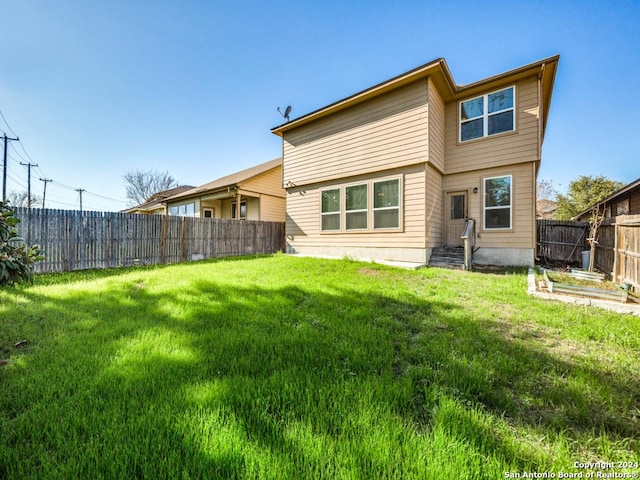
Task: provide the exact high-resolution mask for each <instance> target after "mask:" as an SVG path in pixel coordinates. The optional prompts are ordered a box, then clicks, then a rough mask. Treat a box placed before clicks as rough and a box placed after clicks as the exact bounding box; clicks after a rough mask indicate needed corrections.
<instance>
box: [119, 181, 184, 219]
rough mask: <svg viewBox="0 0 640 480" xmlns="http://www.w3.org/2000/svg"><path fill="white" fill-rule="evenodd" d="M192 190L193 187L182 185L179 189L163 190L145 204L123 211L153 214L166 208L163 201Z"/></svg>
mask: <svg viewBox="0 0 640 480" xmlns="http://www.w3.org/2000/svg"><path fill="white" fill-rule="evenodd" d="M192 188H193V186H191V185H180V186H178V187H174V188H170V189H169V190H163V191H162V192H157V193H154V194H153V195H151V197H150V198H149V200H148V201H146V202H145V203H141V204H140V205H136V206H135V207H131V208H127V209H126V210H123V212H124V213H135V212H151V211H153V210H158V209H160V208H164V206H163V205H162V201H163V200H165V199H166V198H169V197H171V196H173V195H176V194H179V193H182V192H186V191H187V190H191V189H192Z"/></svg>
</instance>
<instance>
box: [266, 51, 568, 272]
mask: <svg viewBox="0 0 640 480" xmlns="http://www.w3.org/2000/svg"><path fill="white" fill-rule="evenodd" d="M558 59H559V57H558V56H555V57H551V58H548V59H545V60H542V61H539V62H536V63H533V64H530V65H526V66H524V67H521V68H518V69H515V70H512V71H509V72H506V73H503V74H500V75H496V76H494V77H491V78H488V79H485V80H481V81H479V82H475V83H473V84H470V85H466V86H459V85H456V84H455V82H454V81H453V78H452V76H451V74H450V72H449V69H448V67H447V65H446V62H445V61H444V59H438V60H435V61H433V62H431V63H428V64H426V65H423V66H421V67H418V68H417V69H414V70H412V71H410V72H407V73H404V74H402V75H400V76H398V77H395V78H393V79H391V80H388V81H386V82H383V83H381V84H379V85H376V86H374V87H371V88H369V89H367V90H364V91H362V92H359V93H357V94H355V95H352V96H351V97H348V98H346V99H343V100H340V101H338V102H336V103H333V104H331V105H328V106H326V107H323V108H321V109H319V110H317V111H315V112H312V113H309V114H307V115H304V116H302V117H300V118H297V119H294V120H292V121H290V122H287V123H285V124H283V125H280V126H279V127H276V128H274V129H272V132H273V133H275V134H276V135H279V136H280V137H282V143H283V148H282V149H283V159H282V163H283V176H282V178H283V182H284V187H285V188H286V191H287V196H286V218H287V239H288V245H287V247H288V251H290V252H294V253H304V254H319V255H333V256H350V257H356V258H368V259H378V260H396V261H410V262H418V263H428V261H429V258H430V256H431V253H432V251H433V250H434V249H435V248H438V247H443V246H451V247H455V246H459V245H460V244H461V239H460V235H461V233H462V230H463V229H464V226H465V223H466V221H467V219H473V220H475V225H476V228H475V236H476V238H475V246H476V248H477V250H476V252H475V254H474V257H475V261H476V262H477V263H489V264H508V265H532V264H533V261H534V255H535V245H536V239H535V235H536V228H535V197H536V192H535V189H536V176H537V172H538V169H539V164H540V152H541V146H542V140H543V138H544V130H545V127H546V119H547V115H548V110H549V105H550V101H551V93H552V90H553V82H554V78H555V72H556V68H557V63H558Z"/></svg>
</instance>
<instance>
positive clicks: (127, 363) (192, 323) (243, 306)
mask: <svg viewBox="0 0 640 480" xmlns="http://www.w3.org/2000/svg"><path fill="white" fill-rule="evenodd" d="M20 295H22V296H23V297H24V299H25V300H26V301H27V302H29V303H30V304H31V305H34V306H37V305H40V307H38V308H36V309H34V310H33V311H31V310H29V309H27V308H25V311H24V312H23V314H24V316H25V318H24V322H25V324H24V325H23V327H24V332H25V335H33V337H34V338H36V339H37V340H35V341H34V347H33V349H32V350H31V351H30V352H29V353H28V354H27V355H25V356H24V358H21V360H20V361H19V362H16V364H15V365H12V366H11V368H9V369H7V370H5V371H2V372H0V375H2V376H0V382H2V384H3V387H4V386H5V385H6V386H7V388H8V390H7V391H9V392H10V393H9V394H7V395H5V396H4V397H3V398H2V400H1V401H0V405H2V411H1V415H2V416H1V417H0V418H1V419H2V425H3V428H2V430H3V432H2V433H3V436H4V435H6V438H7V439H8V441H7V446H8V448H9V450H10V451H11V452H12V453H11V454H6V455H4V456H2V455H0V467H2V468H3V469H5V470H6V471H9V472H15V473H16V474H18V473H20V474H26V476H30V475H31V476H35V473H34V472H38V473H42V472H44V473H53V474H54V475H53V476H64V475H65V474H71V473H74V474H77V473H87V474H90V473H95V472H103V475H105V476H106V477H108V476H110V475H111V474H113V475H117V476H137V477H140V476H142V477H145V476H157V475H166V476H168V477H173V476H177V475H181V476H191V477H199V476H210V475H214V476H215V475H217V476H219V477H220V478H242V477H253V478H258V477H261V478H269V477H272V478H278V477H280V478H319V477H320V478H322V477H324V478H328V477H333V478H338V477H340V476H346V477H349V476H355V477H358V476H361V477H378V478H379V477H386V478H393V477H404V478H411V477H412V476H415V477H419V476H420V475H421V474H423V473H424V472H425V471H427V472H428V471H429V468H433V469H436V466H435V465H436V464H437V463H438V458H440V457H442V458H443V459H444V458H445V457H446V456H447V455H448V454H447V453H446V452H445V453H443V452H440V453H438V451H437V448H434V447H433V446H430V443H431V444H434V443H435V442H436V440H435V437H436V433H439V434H442V435H443V436H444V438H445V439H446V442H449V444H450V446H452V445H458V448H461V449H462V451H463V452H464V453H465V455H466V456H469V458H472V457H474V456H475V457H477V458H481V459H483V460H482V462H481V463H480V464H477V463H476V464H473V465H472V464H469V465H467V468H487V470H486V471H485V474H487V475H493V474H495V473H502V472H503V471H504V465H510V466H514V467H517V468H519V469H521V470H525V469H535V468H540V469H543V468H546V467H548V462H549V461H552V460H553V459H552V458H550V457H548V456H547V454H545V453H543V452H539V451H536V450H533V451H532V450H528V449H526V448H524V447H520V446H518V441H517V437H509V435H508V434H507V433H506V431H507V428H505V429H504V430H502V429H500V428H499V426H500V423H501V422H504V421H506V422H508V424H509V425H510V426H512V427H516V428H525V429H528V430H530V431H531V432H538V433H540V432H545V433H550V434H552V436H553V435H557V436H564V437H565V438H566V439H567V440H568V441H569V442H572V441H573V442H579V441H581V439H582V438H583V435H584V434H589V433H590V432H591V433H596V434H604V435H606V436H608V437H609V438H610V439H612V440H613V441H617V440H624V439H633V438H638V436H639V434H640V426H638V422H637V421H634V419H633V418H631V417H630V415H631V412H633V411H634V410H633V409H637V408H638V407H639V406H640V398H639V394H638V392H639V391H640V389H639V388H638V387H639V386H640V385H638V379H637V378H632V379H628V378H627V379H623V378H619V377H616V376H615V375H613V374H610V373H609V372H607V371H604V370H599V369H598V367H597V365H596V366H591V367H588V366H585V365H579V364H576V363H574V362H571V361H570V360H568V359H566V358H563V357H560V356H557V355H554V354H553V352H550V351H548V350H545V349H544V348H541V345H540V344H538V343H536V342H535V339H532V338H528V339H517V338H513V336H512V335H510V334H509V332H506V331H505V329H504V328H503V326H504V325H502V324H499V323H497V322H494V321H492V320H490V319H488V318H487V319H483V318H471V317H470V316H469V314H468V313H467V312H466V311H465V309H464V306H462V305H458V304H456V303H453V302H451V303H449V302H441V301H430V300H428V299H425V298H423V297H420V296H418V295H410V294H404V295H403V296H402V298H397V297H391V296H386V295H384V294H381V293H374V292H371V293H368V294H366V295H363V294H362V292H359V291H356V290H353V289H350V288H348V287H339V288H337V287H332V288H331V289H326V290H324V291H320V290H318V289H315V290H310V289H306V288H304V287H303V286H288V287H280V288H268V287H265V286H259V285H242V286H238V285H233V286H231V285H228V284H220V283H217V282H216V281H213V280H211V281H204V280H197V279H196V280H193V281H192V282H191V289H190V290H189V291H182V292H175V293H174V292H171V293H163V294H157V293H153V292H150V291H148V290H147V289H146V288H145V286H144V285H137V284H136V283H135V282H130V285H125V286H124V287H123V286H119V287H115V286H110V287H105V289H103V290H102V291H101V293H100V294H99V295H98V296H88V295H86V294H83V292H82V291H78V292H72V293H70V294H69V296H67V297H65V298H64V299H52V298H50V297H43V296H41V295H40V294H37V293H34V292H33V291H30V290H28V289H27V290H24V291H22V292H21V293H20ZM34 312H37V314H36V313H34ZM20 314H21V313H20V312H18V315H20ZM34 315H35V316H34ZM0 320H1V317H0ZM45 384H46V386H44V385H45ZM43 412H46V413H43ZM78 412H80V413H78ZM43 432H44V433H43ZM46 432H49V433H48V435H47V434H45V433H46ZM514 438H515V439H514ZM629 441H630V442H631V440H629ZM460 445H462V446H460ZM630 445H631V446H630V447H629V448H631V449H636V451H637V445H636V444H630ZM451 448H453V447H451ZM21 452H22V453H21ZM425 452H426V453H427V454H428V455H432V456H433V457H434V458H435V459H431V460H430V462H431V464H429V462H426V463H427V465H419V463H420V462H421V458H422V457H421V455H422V456H424V455H425ZM438 455H440V457H438ZM17 459H20V460H22V463H18V462H17ZM422 461H424V458H423V459H422ZM443 461H444V460H443ZM454 461H455V460H454ZM457 461H458V462H462V461H463V460H462V458H460V457H458V458H457ZM469 461H471V460H469ZM14 462H15V463H14ZM492 465H497V467H495V468H496V469H495V470H493V471H492V470H490V469H491V468H492ZM19 469H23V470H19ZM443 471H445V470H444V469H443V470H441V472H443ZM462 472H464V469H463V470H462ZM458 473H459V475H458V476H459V478H464V473H460V471H459V472H458ZM475 473H477V472H475ZM436 474H437V471H436V473H434V474H433V475H434V476H437V475H436ZM472 476H473V475H471V474H469V478H472Z"/></svg>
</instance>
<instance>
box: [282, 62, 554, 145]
mask: <svg viewBox="0 0 640 480" xmlns="http://www.w3.org/2000/svg"><path fill="white" fill-rule="evenodd" d="M559 58H560V55H555V56H553V57H549V58H546V59H544V60H539V61H537V62H534V63H530V64H528V65H524V66H522V67H519V68H516V69H514V70H509V71H507V72H504V73H500V74H498V75H493V76H491V77H488V78H485V79H482V80H479V81H477V82H473V83H470V84H467V85H456V83H455V81H454V79H453V76H452V75H451V71H450V70H449V67H448V65H447V63H446V61H445V59H444V58H438V59H436V60H433V61H432V62H429V63H426V64H424V65H422V66H420V67H417V68H415V69H413V70H410V71H408V72H405V73H403V74H401V75H398V76H397V77H394V78H392V79H390V80H387V81H385V82H382V83H379V84H377V85H374V86H373V87H370V88H368V89H366V90H363V91H361V92H358V93H356V94H354V95H351V96H349V97H346V98H344V99H342V100H338V101H337V102H334V103H332V104H330V105H327V106H325V107H322V108H320V109H318V110H315V111H313V112H310V113H308V114H306V115H303V116H301V117H298V118H296V119H294V120H291V121H290V122H287V123H284V124H282V125H279V126H277V127H274V128H272V129H271V132H272V133H273V134H275V135H278V136H283V135H284V133H285V132H287V131H289V130H292V129H294V128H297V127H300V126H302V125H305V124H307V123H310V122H312V121H315V120H318V119H320V118H323V117H325V116H328V115H331V114H333V113H336V112H338V111H340V110H343V109H345V108H348V107H351V106H353V105H356V104H358V103H360V102H363V101H365V100H367V99H369V98H372V97H375V96H377V95H380V94H382V93H384V92H387V91H389V90H392V89H395V88H398V87H399V86H402V85H405V84H407V83H410V82H413V81H415V80H417V79H419V78H422V77H426V76H429V75H432V74H435V73H440V74H441V76H442V78H443V79H444V82H445V83H446V85H447V87H448V91H447V92H444V93H445V97H447V98H446V100H452V99H455V98H462V97H464V96H468V95H472V94H473V93H474V92H476V91H480V90H483V89H486V88H487V87H489V86H490V85H491V84H499V83H504V82H507V81H515V80H518V79H520V78H524V77H527V76H529V75H534V74H536V73H537V74H538V75H543V74H544V70H545V68H546V67H545V66H546V65H551V67H552V68H549V70H551V73H552V75H551V79H550V89H551V90H552V89H553V80H554V78H555V70H556V66H557V62H558V59H559ZM548 77H549V75H547V78H548ZM547 96H548V98H547V99H546V102H545V104H546V105H545V106H546V107H547V108H544V113H545V116H546V114H547V112H548V105H549V104H550V102H551V92H550V91H549V92H548V95H547ZM545 123H546V118H545Z"/></svg>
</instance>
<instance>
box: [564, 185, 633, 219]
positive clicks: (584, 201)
mask: <svg viewBox="0 0 640 480" xmlns="http://www.w3.org/2000/svg"><path fill="white" fill-rule="evenodd" d="M622 187H624V183H622V182H618V181H617V180H611V179H609V178H607V177H605V176H604V175H598V176H597V177H594V176H591V175H588V176H587V175H580V176H579V177H578V178H577V179H576V180H573V181H572V182H570V183H569V189H568V191H567V194H566V195H563V194H561V193H559V194H558V197H557V203H558V209H557V210H556V218H557V219H558V220H569V219H570V218H571V217H574V216H575V215H577V214H578V213H580V212H583V211H585V210H587V209H588V208H589V207H591V206H593V205H595V204H596V203H598V202H599V201H600V200H602V199H604V198H606V197H608V196H609V195H611V194H612V193H613V192H615V191H616V190H618V189H620V188H622Z"/></svg>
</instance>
